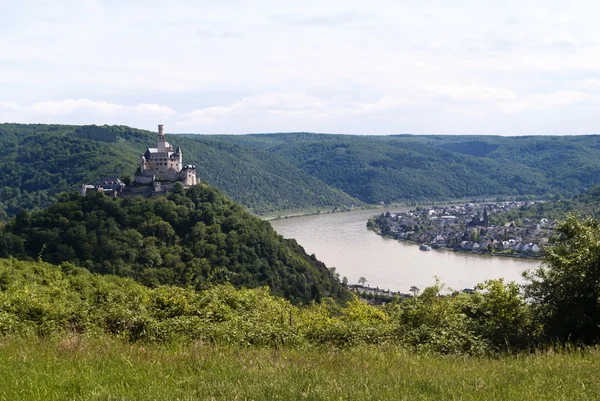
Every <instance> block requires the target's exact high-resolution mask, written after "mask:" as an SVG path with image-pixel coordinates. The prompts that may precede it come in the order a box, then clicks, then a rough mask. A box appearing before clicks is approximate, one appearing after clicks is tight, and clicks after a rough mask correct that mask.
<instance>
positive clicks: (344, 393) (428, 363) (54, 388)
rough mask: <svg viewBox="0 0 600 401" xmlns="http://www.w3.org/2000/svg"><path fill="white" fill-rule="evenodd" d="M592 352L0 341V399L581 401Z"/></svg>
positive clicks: (598, 359)
mask: <svg viewBox="0 0 600 401" xmlns="http://www.w3.org/2000/svg"><path fill="white" fill-rule="evenodd" d="M599 394H600V353H598V352H596V351H586V352H576V351H571V352H561V353H543V354H536V355H522V356H516V357H514V356H513V357H508V356H507V357H503V358H499V359H487V358H475V357H465V358H459V357H440V356H428V355H416V354H413V353H411V352H409V351H405V350H403V349H401V348H398V347H389V348H386V347H359V348H354V349H347V350H337V351H333V350H325V349H314V348H309V349H301V350H291V349H284V350H273V349H266V348H229V347H219V346H214V345H206V344H201V343H195V344H187V345H177V344H172V345H147V344H127V343H123V342H120V341H117V340H112V339H102V340H89V339H82V338H80V337H77V336H71V337H65V338H62V339H52V340H37V339H18V338H0V399H2V400H67V399H71V400H83V399H85V400H196V399H210V400H236V399H238V400H245V399H248V400H270V399H281V400H590V399H597V398H598V397H599Z"/></svg>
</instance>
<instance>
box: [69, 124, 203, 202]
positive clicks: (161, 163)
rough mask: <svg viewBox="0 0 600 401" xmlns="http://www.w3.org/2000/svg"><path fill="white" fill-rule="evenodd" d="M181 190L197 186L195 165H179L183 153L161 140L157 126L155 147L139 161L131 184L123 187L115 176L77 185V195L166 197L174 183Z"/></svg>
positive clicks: (181, 163) (149, 149) (160, 132)
mask: <svg viewBox="0 0 600 401" xmlns="http://www.w3.org/2000/svg"><path fill="white" fill-rule="evenodd" d="M178 182H179V183H181V184H183V186H184V187H188V186H192V185H197V184H198V183H199V182H200V180H198V178H197V177H196V166H192V165H189V164H186V165H184V164H183V154H182V152H181V148H180V147H179V146H178V147H177V149H176V150H175V151H173V147H172V146H171V144H169V142H167V141H166V140H165V133H164V126H163V125H162V124H160V125H159V126H158V143H157V146H156V148H148V149H146V152H145V153H144V154H143V155H142V156H141V158H140V165H139V167H138V171H137V172H136V173H135V175H134V177H133V183H132V185H126V184H125V183H124V182H123V181H121V180H119V179H118V178H116V177H108V178H105V179H103V180H101V181H99V182H98V183H97V184H95V185H86V184H83V185H82V186H81V189H80V192H81V194H82V195H85V194H86V193H87V192H88V191H98V192H104V193H106V194H107V195H110V196H120V197H131V196H144V197H150V196H155V195H161V194H166V193H168V192H171V191H173V189H174V188H175V184H177V183H178Z"/></svg>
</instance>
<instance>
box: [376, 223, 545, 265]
mask: <svg viewBox="0 0 600 401" xmlns="http://www.w3.org/2000/svg"><path fill="white" fill-rule="evenodd" d="M367 230H369V231H372V232H374V233H375V234H376V235H379V236H380V237H383V238H389V239H393V240H396V241H398V242H402V243H405V244H410V245H415V246H419V247H420V246H421V245H423V244H422V243H420V242H417V241H412V240H409V239H405V238H396V237H394V236H392V235H383V234H382V233H381V230H377V229H376V228H375V227H367ZM431 250H434V251H439V252H456V253H459V254H463V255H473V256H490V257H503V258H511V259H525V260H543V257H542V256H533V255H525V254H516V253H512V254H511V253H501V252H473V251H469V250H465V249H461V248H448V247H433V246H432V247H431Z"/></svg>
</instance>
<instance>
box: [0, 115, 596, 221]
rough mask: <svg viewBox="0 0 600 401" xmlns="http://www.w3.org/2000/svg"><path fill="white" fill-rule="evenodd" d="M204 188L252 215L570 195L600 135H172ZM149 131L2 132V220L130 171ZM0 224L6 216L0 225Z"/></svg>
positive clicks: (6, 128)
mask: <svg viewBox="0 0 600 401" xmlns="http://www.w3.org/2000/svg"><path fill="white" fill-rule="evenodd" d="M168 139H169V141H171V142H172V143H173V144H174V145H175V146H181V148H182V149H183V157H184V162H185V163H189V164H195V165H196V166H197V167H198V175H199V177H200V179H201V180H203V181H205V182H208V183H210V184H211V185H214V186H216V187H218V188H220V189H221V190H223V191H224V192H225V193H226V194H227V195H228V196H230V197H231V198H232V199H233V200H234V201H236V202H238V203H241V204H243V205H245V206H246V207H248V208H249V209H250V210H251V211H253V212H255V213H265V212H274V211H280V210H289V209H306V208H334V207H344V206H350V205H353V204H354V205H356V204H360V203H361V202H364V203H371V204H372V203H379V202H381V201H384V202H399V201H438V200H447V199H453V198H465V197H485V196H526V195H533V196H535V197H538V198H539V197H550V196H558V195H560V196H562V197H567V198H570V197H572V196H573V195H576V194H578V193H580V192H583V191H585V190H587V189H589V188H591V187H592V186H594V185H596V184H598V183H600V136H596V135H590V136H523V137H500V136H466V135H463V136H461V135H391V136H375V135H371V136H359V135H326V134H309V133H287V134H252V135H190V134H186V135H170V136H169V138H168ZM155 142H156V134H155V133H153V132H149V131H143V130H137V129H133V128H129V127H123V126H101V127H97V126H59V125H22V124H2V125H0V145H1V146H0V149H1V150H0V217H2V216H1V215H2V214H3V213H4V214H7V215H9V216H10V215H14V214H16V212H17V211H18V210H19V209H20V208H26V209H31V208H35V207H43V206H47V205H49V204H50V203H51V202H52V201H53V200H55V196H56V194H58V193H60V192H62V191H67V190H74V189H76V188H77V187H78V186H79V185H80V184H81V183H84V182H85V183H94V182H96V181H97V180H99V179H100V178H102V177H103V176H110V175H119V176H121V177H125V176H128V175H131V174H133V172H134V171H135V169H136V168H137V166H138V162H139V155H140V154H141V153H142V152H143V151H144V150H145V148H146V147H148V146H153V145H154V144H155ZM5 217H6V216H5Z"/></svg>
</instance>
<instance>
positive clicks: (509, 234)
mask: <svg viewBox="0 0 600 401" xmlns="http://www.w3.org/2000/svg"><path fill="white" fill-rule="evenodd" d="M535 203H540V201H536V202H533V201H528V202H518V201H510V202H498V203H486V204H474V203H467V204H465V205H462V206H461V205H458V206H456V205H455V206H432V207H431V208H423V207H417V208H416V209H415V210H411V211H409V212H399V213H390V212H389V211H388V212H386V213H382V214H381V215H379V216H377V217H374V218H373V219H370V220H369V221H368V222H367V227H368V228H370V229H372V230H374V231H375V232H377V233H378V234H380V235H383V236H390V237H393V238H397V239H399V240H404V241H409V242H413V243H417V244H420V245H421V248H420V249H421V250H424V251H427V250H430V249H431V248H434V249H436V248H449V249H453V250H456V251H464V252H472V253H486V254H490V255H498V256H518V257H534V258H535V257H540V256H541V255H542V254H543V252H544V247H545V246H547V245H548V244H549V243H550V242H551V241H552V238H553V236H554V235H555V232H554V230H553V227H554V226H555V224H556V222H555V221H552V220H549V219H546V218H541V219H539V220H538V221H532V220H530V219H523V221H519V222H515V221H508V222H504V219H503V218H502V216H503V213H505V212H507V211H509V210H512V209H515V208H521V207H527V206H531V205H533V204H535ZM494 223H496V224H494Z"/></svg>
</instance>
